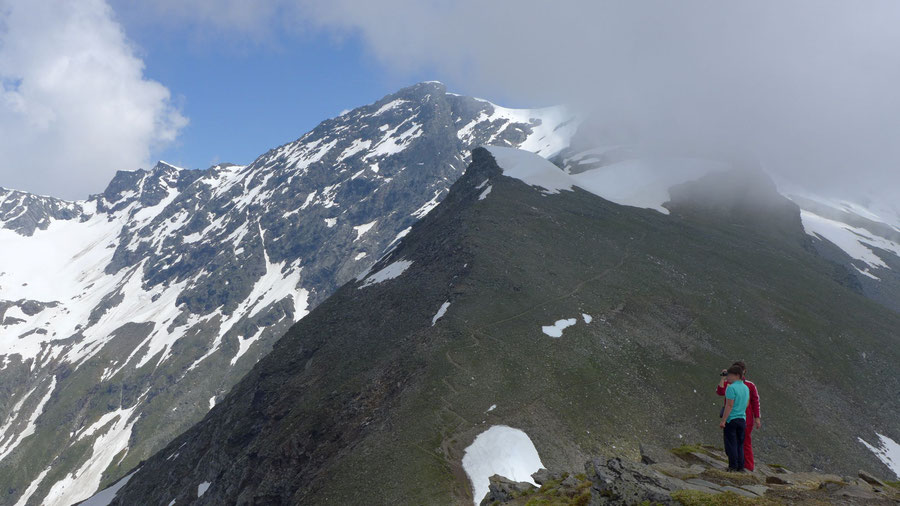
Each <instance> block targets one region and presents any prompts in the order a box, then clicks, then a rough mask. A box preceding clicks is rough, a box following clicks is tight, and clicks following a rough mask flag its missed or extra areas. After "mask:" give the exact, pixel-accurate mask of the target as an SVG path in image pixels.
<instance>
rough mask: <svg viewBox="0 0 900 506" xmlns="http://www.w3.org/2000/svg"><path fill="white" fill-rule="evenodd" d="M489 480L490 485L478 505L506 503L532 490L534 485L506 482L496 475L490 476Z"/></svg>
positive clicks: (486, 505) (506, 480)
mask: <svg viewBox="0 0 900 506" xmlns="http://www.w3.org/2000/svg"><path fill="white" fill-rule="evenodd" d="M490 480H491V484H490V485H489V486H488V494H487V495H486V496H485V497H484V499H482V500H481V503H480V504H481V505H482V506H489V505H491V504H495V503H498V502H500V503H504V502H508V501H511V500H513V499H515V498H516V497H518V496H519V495H521V494H522V493H523V492H525V491H528V490H533V489H534V485H532V484H531V483H527V482H518V481H512V480H508V479H506V478H504V477H502V476H500V475H496V474H495V475H494V476H491V478H490Z"/></svg>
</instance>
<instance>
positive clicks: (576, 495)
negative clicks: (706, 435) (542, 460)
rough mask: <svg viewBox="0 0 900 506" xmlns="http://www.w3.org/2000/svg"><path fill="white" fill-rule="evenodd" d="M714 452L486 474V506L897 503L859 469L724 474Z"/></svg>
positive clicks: (895, 488)
mask: <svg viewBox="0 0 900 506" xmlns="http://www.w3.org/2000/svg"><path fill="white" fill-rule="evenodd" d="M726 467H727V458H726V456H725V453H724V452H722V451H721V450H719V449H717V448H714V447H711V446H706V445H698V446H681V447H678V448H674V449H672V450H669V451H666V450H661V449H659V448H656V447H650V446H644V445H642V446H641V462H634V461H629V460H625V459H622V458H618V457H616V458H602V457H597V458H594V459H592V460H590V461H588V462H587V463H586V464H585V469H584V472H583V473H578V474H575V473H569V472H553V471H548V470H546V469H541V470H540V471H538V472H536V473H534V474H533V475H532V478H533V479H534V481H535V482H536V483H537V484H538V485H539V486H538V487H536V486H534V485H533V484H531V483H527V482H513V481H510V480H507V479H506V478H504V477H502V476H497V475H494V476H492V477H491V485H490V492H489V493H488V494H487V495H486V496H485V497H484V499H483V500H482V501H481V505H482V506H486V505H527V506H537V505H547V506H554V505H626V504H627V505H648V506H649V505H679V504H680V505H684V506H718V505H722V506H731V505H741V506H743V505H746V506H752V505H775V504H808V505H819V504H839V505H840V504H845V505H855V504H900V482H884V481H882V480H880V479H878V478H877V477H875V476H873V475H871V474H869V473H867V472H865V471H860V472H859V473H858V476H857V477H855V478H854V477H842V476H838V475H835V474H824V473H816V472H792V471H790V470H788V469H786V468H784V467H783V466H780V465H776V464H757V466H756V469H755V470H754V471H753V472H744V473H730V472H727V471H726V470H725V469H726Z"/></svg>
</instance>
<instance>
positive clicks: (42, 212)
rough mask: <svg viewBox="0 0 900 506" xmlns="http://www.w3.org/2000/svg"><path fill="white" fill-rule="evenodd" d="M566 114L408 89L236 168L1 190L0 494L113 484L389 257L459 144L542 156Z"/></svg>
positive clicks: (560, 134) (63, 494)
mask: <svg viewBox="0 0 900 506" xmlns="http://www.w3.org/2000/svg"><path fill="white" fill-rule="evenodd" d="M571 120H572V118H571V117H569V116H568V115H567V114H566V113H565V112H564V111H563V110H561V109H554V108H550V109H539V110H534V111H525V110H515V109H505V108H502V107H499V106H496V105H494V104H491V103H489V102H486V101H481V100H476V99H473V98H469V97H462V96H457V95H453V94H449V93H447V92H446V89H445V87H444V86H443V85H442V84H440V83H434V82H431V83H419V84H416V85H413V86H410V87H408V88H404V89H402V90H400V91H398V92H397V93H394V94H391V95H388V96H386V97H384V98H382V99H381V100H379V101H377V102H375V103H373V104H369V105H365V106H362V107H359V108H356V109H354V110H352V111H348V112H347V113H346V114H343V115H341V116H339V117H336V118H332V119H329V120H326V121H324V122H322V123H321V124H320V125H318V126H317V127H316V128H314V129H313V130H311V131H310V132H308V133H306V134H304V135H303V136H301V137H300V138H299V139H297V140H296V141H293V142H290V143H287V144H285V145H283V146H280V147H277V148H275V149H272V150H270V151H268V152H267V153H264V154H263V155H261V156H260V157H259V158H257V159H256V160H254V161H253V162H252V163H250V164H249V165H246V166H241V165H230V164H220V165H217V166H214V167H210V168H209V169H206V170H187V169H183V168H179V167H176V166H174V165H171V164H168V163H166V162H159V163H158V164H157V165H156V166H155V167H154V168H153V169H151V170H135V171H120V172H118V173H116V174H115V176H114V177H113V178H112V180H111V181H110V183H109V185H108V186H107V188H106V189H105V191H103V193H100V194H97V195H94V196H92V197H90V198H89V199H88V200H86V201H81V202H65V201H61V200H58V199H53V198H51V197H38V196H34V195H31V194H27V193H24V192H14V191H9V190H3V191H0V241H2V244H3V248H0V266H2V267H0V377H3V378H15V381H11V382H9V383H8V384H9V385H15V386H14V387H13V388H12V389H11V390H10V391H9V394H7V396H6V397H4V398H2V399H0V406H10V407H11V406H15V405H16V404H17V403H20V402H22V403H24V404H22V406H23V407H22V408H21V409H16V410H11V409H9V408H4V407H0V425H3V424H4V423H7V422H8V425H7V427H8V429H5V430H6V431H7V432H6V433H4V434H3V435H2V436H0V448H2V450H0V451H2V452H4V453H3V454H2V455H0V466H7V465H13V463H15V462H21V461H22V460H23V459H25V460H28V461H30V462H33V463H34V472H33V473H31V471H29V473H30V474H28V476H27V480H25V481H22V477H21V475H19V474H16V475H15V476H14V475H13V474H12V473H4V472H2V471H0V488H2V489H4V490H10V489H13V490H16V491H18V492H17V493H22V492H24V491H26V490H27V491H28V494H29V495H30V500H31V501H32V502H34V501H39V502H43V503H46V504H69V503H71V502H73V501H76V500H79V499H83V498H85V497H87V496H89V495H90V494H91V493H92V492H93V491H94V490H95V489H96V488H97V487H98V486H99V485H101V483H105V482H106V480H107V479H110V478H114V477H118V476H121V475H122V474H124V472H125V471H127V470H128V469H130V468H131V467H133V465H134V464H136V463H137V462H138V461H140V460H141V459H143V458H146V457H147V456H149V455H150V454H151V453H153V452H154V451H156V450H157V449H158V448H159V447H160V446H161V445H162V444H164V443H165V442H166V441H168V439H169V438H171V437H172V436H174V435H175V434H177V433H178V432H180V431H182V430H184V429H185V428H187V427H188V426H189V425H190V424H192V423H194V422H195V421H197V420H199V419H200V418H201V417H202V416H203V415H204V414H205V413H206V411H207V410H208V409H209V408H210V405H211V404H213V403H214V399H215V398H216V396H218V395H221V394H223V393H225V392H227V391H228V389H229V388H230V387H231V385H232V384H233V383H234V381H236V380H237V379H238V378H240V377H241V376H243V374H244V373H246V372H247V371H248V370H249V368H250V367H251V366H252V365H253V364H254V363H255V362H256V360H257V359H258V358H259V357H260V356H262V355H263V354H265V353H266V352H267V350H268V349H269V347H270V346H271V345H272V343H273V342H274V341H275V340H276V339H277V338H278V337H279V336H281V335H282V334H283V333H284V332H285V330H286V329H287V328H288V327H289V326H290V325H291V324H292V323H293V322H294V321H296V320H297V319H299V318H301V317H303V316H304V315H305V314H306V313H307V312H308V311H309V310H310V309H312V308H313V307H315V306H316V305H318V304H319V303H320V302H321V301H323V300H324V299H325V298H326V297H328V296H329V295H330V294H331V293H332V292H333V291H334V290H335V289H336V288H337V287H338V286H340V285H341V284H343V283H344V282H346V281H348V280H350V279H353V278H354V277H356V276H358V275H360V274H362V273H365V272H366V271H368V269H369V268H370V267H371V266H372V264H373V263H374V262H375V261H376V260H377V259H379V258H380V257H382V255H383V254H384V253H385V251H386V250H387V249H389V248H391V247H393V246H395V245H396V244H397V243H398V242H399V241H400V240H401V239H402V238H403V237H404V235H405V234H406V233H407V232H408V231H409V228H410V227H411V225H412V224H413V223H414V222H416V221H417V220H419V219H421V218H422V217H423V216H426V215H427V214H428V213H429V212H430V211H431V209H433V208H434V207H435V206H436V205H437V203H438V202H440V201H441V199H442V198H443V197H444V196H445V195H446V193H447V191H448V188H449V186H450V185H451V184H452V183H453V182H454V181H455V180H456V179H457V178H458V177H459V176H460V174H462V172H463V171H464V169H465V167H466V164H467V160H468V158H469V156H470V149H472V148H474V147H476V146H479V145H481V144H495V145H500V146H523V145H525V146H528V147H531V148H532V149H535V150H537V151H540V152H541V153H542V154H544V153H551V152H553V151H555V150H558V149H560V148H561V147H563V146H565V145H567V142H568V139H567V136H568V135H569V134H570V133H571V132H572V131H573V128H574V127H573V125H574V122H573V121H571ZM57 371H66V373H65V374H64V375H58V374H57ZM182 383H185V384H190V385H191V388H182V387H180V386H179V385H181V384H182ZM60 389H66V395H65V396H60V395H55V392H57V391H59V390H60ZM38 396H41V397H40V398H41V399H43V398H44V397H43V396H47V401H46V402H44V403H37V402H36V400H37V399H38ZM211 399H213V401H211ZM27 420H33V422H34V423H33V424H30V422H28V423H26V422H27ZM29 427H31V428H30V429H29ZM60 427H62V428H63V430H60ZM28 431H33V432H28ZM29 434H33V435H31V436H29ZM67 434H71V436H67ZM38 442H40V444H38ZM47 445H50V447H52V448H54V450H53V451H52V452H49V453H48V452H45V451H44V449H45V448H46V447H47ZM85 448H87V450H85ZM82 452H84V453H82ZM113 457H115V458H113ZM29 469H31V468H29ZM45 470H46V472H43V471H45ZM42 472H43V474H42ZM19 499H23V497H21V496H20V497H19ZM23 502H24V501H23Z"/></svg>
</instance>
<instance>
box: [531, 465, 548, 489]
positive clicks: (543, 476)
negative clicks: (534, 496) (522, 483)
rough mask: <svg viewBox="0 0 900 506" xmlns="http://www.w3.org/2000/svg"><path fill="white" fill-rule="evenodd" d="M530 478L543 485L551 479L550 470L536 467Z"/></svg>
mask: <svg viewBox="0 0 900 506" xmlns="http://www.w3.org/2000/svg"><path fill="white" fill-rule="evenodd" d="M531 479H532V480H534V482H535V483H537V484H538V485H543V484H544V483H547V482H548V481H550V480H552V479H553V475H551V474H550V471H548V470H546V469H544V468H541V469H538V470H537V471H536V472H535V473H534V474H532V475H531Z"/></svg>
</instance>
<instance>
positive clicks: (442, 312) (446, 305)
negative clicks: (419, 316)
mask: <svg viewBox="0 0 900 506" xmlns="http://www.w3.org/2000/svg"><path fill="white" fill-rule="evenodd" d="M449 307H450V301H449V300H448V301H447V302H445V303H443V304H441V307H440V308H438V311H437V313H435V315H434V317H433V318H432V319H431V326H432V327H434V325H435V324H436V323H437V321H438V320H440V319H441V318H442V317H443V316H444V315H445V314H447V309H448V308H449Z"/></svg>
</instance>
